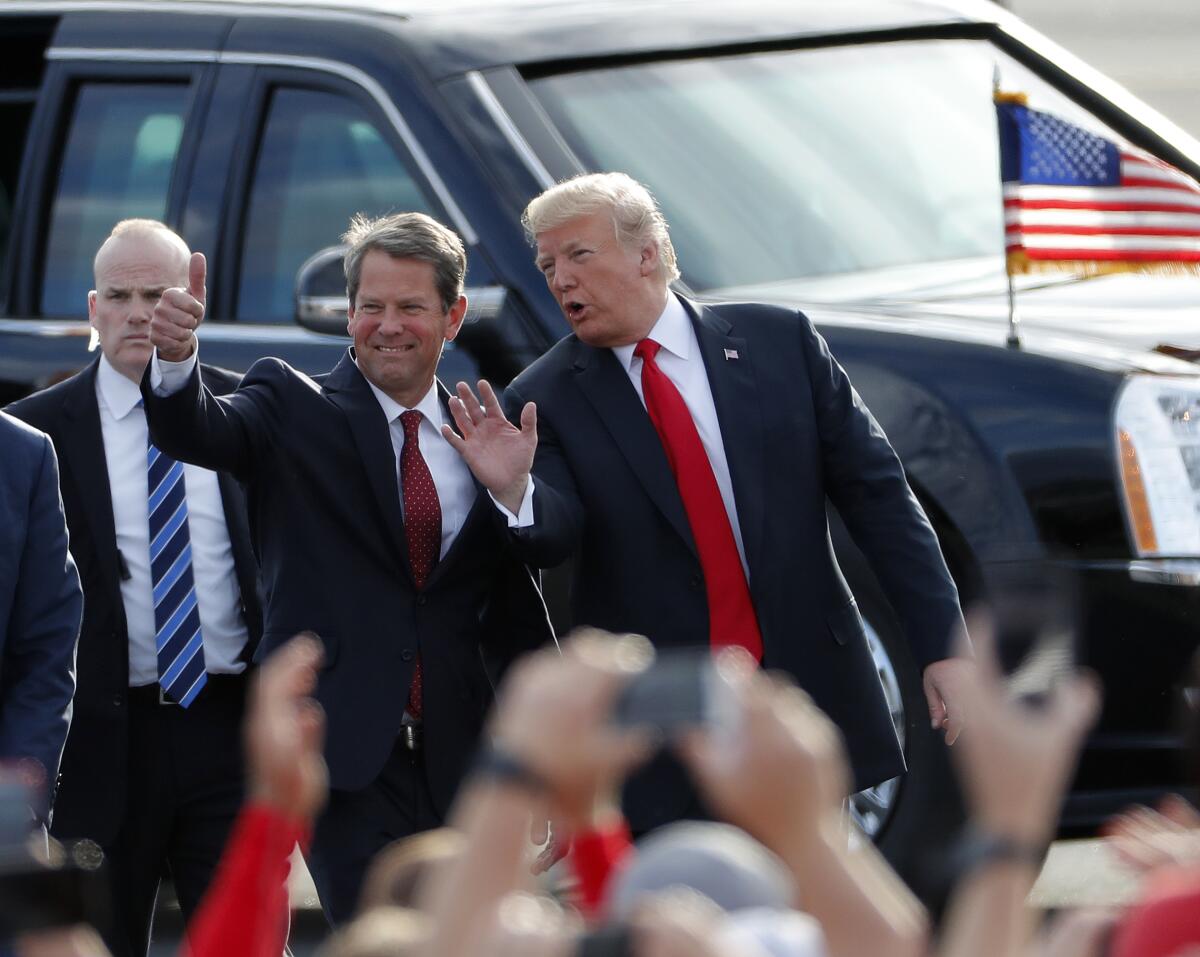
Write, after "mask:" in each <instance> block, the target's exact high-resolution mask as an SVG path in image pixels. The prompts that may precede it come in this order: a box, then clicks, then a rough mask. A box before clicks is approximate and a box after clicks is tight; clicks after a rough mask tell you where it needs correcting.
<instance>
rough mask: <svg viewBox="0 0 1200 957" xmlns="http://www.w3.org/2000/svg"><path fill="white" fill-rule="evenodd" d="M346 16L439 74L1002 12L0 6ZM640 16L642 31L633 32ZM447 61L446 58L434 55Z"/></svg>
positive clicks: (913, 3)
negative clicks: (389, 36)
mask: <svg viewBox="0 0 1200 957" xmlns="http://www.w3.org/2000/svg"><path fill="white" fill-rule="evenodd" d="M18 11H24V12H37V11H41V12H45V13H78V12H92V13H94V12H98V11H113V12H118V11H124V12H146V13H149V12H153V13H155V14H158V15H162V14H166V13H169V12H172V11H174V12H182V13H191V14H209V15H215V16H236V17H256V16H266V17H284V18H289V19H308V18H313V19H321V20H345V21H356V22H360V23H367V24H369V25H370V26H372V27H373V28H375V29H376V30H386V31H390V32H394V33H397V34H402V35H403V36H404V37H405V38H406V39H407V40H409V41H410V42H412V43H413V44H414V46H415V47H417V48H418V49H419V50H420V52H421V53H423V54H426V56H424V57H423V59H426V61H427V62H426V66H427V69H428V70H429V72H430V74H431V75H434V76H435V77H436V76H446V75H450V74H453V73H457V72H461V71H462V70H466V69H487V68H488V67H491V66H497V65H502V64H510V63H520V64H527V63H536V62H546V61H554V60H563V59H578V58H587V57H602V56H606V55H613V54H621V55H630V54H633V55H636V54H637V53H639V52H651V51H671V50H686V49H693V48H699V47H705V46H713V45H720V46H725V45H731V46H736V45H739V44H748V43H757V42H764V41H770V40H779V39H784V38H796V39H803V38H811V37H818V36H829V35H840V34H854V33H860V32H876V31H888V30H896V29H901V28H908V29H913V28H921V27H929V26H934V25H938V24H955V23H957V24H965V23H977V22H987V21H994V20H995V19H997V18H998V17H1005V16H1006V14H1005V12H1004V11H1003V10H1000V9H999V8H998V7H996V6H995V5H994V4H993V3H991V2H990V0H838V2H835V3H830V2H828V0H744V2H741V3H737V4H731V3H729V2H728V0H636V2H630V0H286V2H285V0H9V2H7V3H5V4H4V7H3V9H2V10H0V12H3V13H13V12H18ZM634 25H636V29H634V28H633V27H634ZM441 55H445V57H446V60H445V61H444V62H442V63H440V64H439V63H438V57H439V56H441Z"/></svg>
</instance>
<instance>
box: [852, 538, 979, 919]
mask: <svg viewBox="0 0 1200 957" xmlns="http://www.w3.org/2000/svg"><path fill="white" fill-rule="evenodd" d="M832 524H833V523H831V527H832ZM839 533H840V534H839ZM834 541H835V543H836V546H837V554H838V562H839V564H840V565H841V567H842V571H843V574H845V576H846V580H847V582H848V584H849V585H850V588H851V591H852V592H853V593H854V597H855V599H856V600H857V601H858V607H859V612H860V614H861V615H862V618H863V623H864V624H865V625H866V629H867V639H868V642H869V644H870V645H871V653H872V655H873V657H874V658H875V663H876V666H877V670H878V672H879V677H880V683H881V684H882V685H883V690H884V695H885V697H886V698H887V701H888V706H889V708H890V709H891V712H892V720H893V722H894V723H895V724H896V729H897V734H898V735H899V736H900V739H901V743H902V745H903V748H904V760H905V763H906V765H907V766H908V771H907V773H905V774H904V775H901V776H900V777H898V778H893V779H892V780H891V781H887V782H884V783H883V784H882V785H879V786H877V787H874V788H868V789H867V790H866V791H862V792H859V793H858V794H856V795H853V796H852V797H851V801H850V809H851V814H852V816H853V818H854V820H855V822H856V824H858V826H859V827H860V829H861V830H862V831H863V832H864V833H865V834H866V835H867V836H869V837H870V838H871V839H872V840H873V841H874V842H875V843H876V845H877V846H878V847H879V849H880V850H881V851H882V852H883V854H884V856H885V857H886V858H887V859H888V861H889V862H890V863H891V864H892V866H893V867H895V868H896V870H897V871H898V872H899V873H900V875H901V877H903V878H904V880H905V881H906V882H907V883H908V884H909V886H910V887H912V888H913V889H914V890H915V891H916V892H917V894H918V896H919V897H921V899H922V900H923V901H924V902H925V904H926V905H927V906H929V907H930V908H931V909H932V910H933V911H935V912H940V909H941V905H942V903H943V901H942V899H941V898H942V895H943V887H942V883H943V882H942V870H943V868H942V866H941V862H942V861H943V860H944V858H945V850H946V848H947V847H948V846H949V844H950V843H952V842H953V841H954V840H955V839H956V838H957V836H958V835H959V833H960V832H961V830H962V825H963V821H964V818H965V812H964V807H963V801H962V796H961V792H960V790H959V787H958V781H957V779H956V777H955V774H954V771H953V769H952V767H951V766H950V760H949V751H948V748H947V747H946V745H945V743H944V740H943V738H942V735H941V734H940V733H938V732H934V731H933V730H932V728H931V727H930V725H929V709H928V706H927V704H926V701H925V693H924V691H923V689H922V685H921V673H920V670H919V669H918V667H917V665H916V662H915V661H914V660H913V657H912V654H911V653H910V652H909V649H908V645H907V643H906V642H905V640H904V638H903V634H902V632H901V630H900V626H899V624H898V622H897V620H896V616H895V613H894V612H893V611H892V609H891V606H890V605H889V604H888V602H887V600H886V598H884V596H883V592H882V589H881V588H880V587H879V584H878V582H877V581H876V580H875V577H874V575H873V574H872V573H871V571H870V569H869V568H868V566H867V564H866V561H865V559H864V558H863V557H862V555H861V553H859V552H858V550H857V549H856V548H854V546H853V545H852V544H850V543H849V540H848V538H847V537H846V535H845V531H844V530H843V529H841V528H837V529H834Z"/></svg>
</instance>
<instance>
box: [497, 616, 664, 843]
mask: <svg viewBox="0 0 1200 957" xmlns="http://www.w3.org/2000/svg"><path fill="white" fill-rule="evenodd" d="M653 657H654V651H653V649H652V648H651V646H650V643H649V642H648V641H647V640H646V639H645V638H642V637H640V636H635V635H620V636H614V635H608V634H605V633H603V632H599V631H594V630H587V631H584V632H582V633H579V634H577V635H575V636H573V637H571V638H570V639H568V641H567V642H566V643H564V645H563V649H562V654H561V655H559V654H558V653H557V652H555V651H552V650H546V651H539V652H537V653H535V654H533V655H530V656H529V657H527V658H525V659H523V660H521V661H519V662H517V664H515V665H514V666H513V667H512V669H510V671H509V675H508V678H507V679H506V681H505V683H504V685H503V687H502V688H501V689H500V696H499V699H498V701H497V705H496V711H495V714H494V716H493V718H492V724H491V732H492V740H493V741H494V742H495V746H496V747H497V748H499V749H501V750H503V751H504V752H506V753H507V754H509V755H511V756H512V757H514V758H516V759H517V760H518V761H520V762H521V763H522V764H523V765H524V766H525V767H526V768H528V769H529V770H530V771H532V772H533V773H534V774H535V775H537V777H538V778H539V780H540V781H541V783H542V784H543V785H545V787H546V789H547V795H546V797H547V800H548V802H549V804H550V811H551V814H552V816H553V817H554V818H555V819H556V820H562V821H563V822H564V824H565V826H566V827H567V828H575V827H578V826H580V825H582V824H585V823H587V822H588V821H589V820H590V819H591V815H592V811H593V809H594V807H595V804H596V802H597V800H598V799H600V798H601V797H603V796H606V795H607V794H608V792H609V791H613V790H615V789H616V788H617V787H618V786H619V784H620V782H621V780H622V779H623V778H624V777H625V776H626V775H627V774H628V773H629V771H630V770H631V769H632V768H634V767H635V766H636V765H638V764H640V763H641V762H643V761H644V760H646V759H647V758H648V757H649V756H650V754H651V751H652V745H653V742H652V741H651V740H650V737H649V734H648V733H647V732H644V731H639V730H622V729H619V728H616V727H614V726H613V725H612V724H610V723H609V721H608V717H609V713H610V712H611V710H612V705H613V701H614V700H615V698H616V696H617V693H618V692H619V691H620V690H621V688H622V687H623V686H624V685H625V683H626V682H628V681H629V679H630V678H631V677H633V675H635V674H638V673H639V672H641V671H643V670H644V669H645V668H646V667H647V666H648V665H649V664H650V662H651V661H652V660H653Z"/></svg>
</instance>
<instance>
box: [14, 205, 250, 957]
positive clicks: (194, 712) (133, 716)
mask: <svg viewBox="0 0 1200 957" xmlns="http://www.w3.org/2000/svg"><path fill="white" fill-rule="evenodd" d="M192 258H193V257H192V254H191V253H190V252H189V250H188V247H187V245H186V244H185V243H184V241H183V240H182V239H181V238H180V237H179V236H177V235H176V234H175V233H173V232H172V231H171V230H170V229H168V228H167V227H166V226H164V225H163V224H162V223H160V222H157V221H154V220H146V219H130V220H125V221H123V222H121V223H118V224H117V226H116V227H115V228H114V229H113V231H112V234H111V235H110V236H109V237H108V239H106V240H105V241H104V243H103V245H102V246H101V247H100V250H99V252H97V254H96V260H95V279H96V288H95V289H94V290H93V291H92V292H91V293H89V294H88V318H89V321H90V322H91V325H92V330H93V340H98V342H99V345H100V351H101V354H100V356H99V357H98V358H97V359H96V361H94V362H93V363H91V365H89V366H88V367H87V368H86V369H84V370H83V371H82V372H80V373H79V374H78V375H75V376H73V377H72V378H70V379H68V380H66V381H65V382H61V383H59V384H58V385H55V386H53V387H51V388H49V389H46V390H45V391H43V392H39V393H37V394H36V395H32V396H30V397H29V398H27V399H23V400H21V401H20V402H18V403H16V404H15V405H14V406H13V407H12V408H11V409H10V410H9V411H11V412H12V413H13V414H14V415H16V416H18V417H20V418H22V419H24V420H25V421H27V422H29V423H30V424H32V425H35V426H37V427H38V428H40V429H42V430H43V431H44V432H46V433H48V434H49V435H50V437H51V439H52V440H53V442H54V446H55V449H56V451H57V453H58V457H59V462H60V465H61V485H62V497H63V504H64V507H65V511H66V515H67V523H68V528H69V531H70V548H71V552H72V554H73V555H74V557H75V560H76V563H77V564H78V566H79V571H80V578H81V580H82V582H83V589H84V615H83V627H82V631H81V634H80V638H79V651H78V661H77V670H78V688H77V691H76V695H75V716H74V720H73V722H72V724H71V730H70V733H69V735H68V737H67V744H66V751H65V753H64V755H63V760H62V770H61V777H60V783H59V787H58V794H57V798H56V800H55V806H54V816H53V821H52V824H51V830H52V833H54V834H55V835H56V836H57V837H60V838H65V839H74V838H88V839H90V840H92V841H94V842H96V843H97V844H99V845H100V847H101V848H103V850H104V852H105V855H106V857H107V859H108V866H109V871H110V874H111V875H112V878H113V880H112V895H113V901H112V902H113V908H112V911H113V922H114V926H113V927H112V928H110V932H109V933H107V934H106V938H107V943H108V946H109V949H110V950H111V951H112V952H113V954H114V955H115V957H126V955H128V957H141V955H143V954H145V953H146V949H147V946H148V941H149V936H150V924H151V920H152V917H153V913H154V902H155V897H156V895H157V892H158V885H159V877H160V875H161V874H162V873H163V872H164V869H166V868H169V870H170V873H171V875H172V877H173V878H174V882H175V889H176V892H177V893H178V896H179V902H180V905H181V907H182V909H183V914H184V917H185V918H188V917H190V915H191V913H192V911H193V910H194V909H195V907H196V905H197V904H198V903H199V900H200V898H201V896H202V895H203V893H204V890H205V888H206V887H207V885H208V882H209V879H210V877H211V875H212V873H213V871H214V869H215V867H216V864H217V861H218V860H219V859H220V855H221V850H222V848H223V847H224V844H225V840H226V836H227V834H228V832H229V829H230V826H231V825H232V823H233V820H234V818H235V817H236V815H237V812H238V808H239V806H240V804H241V802H242V791H243V771H242V766H243V762H242V756H241V735H240V726H241V718H242V710H243V702H244V697H245V685H246V678H245V675H244V672H245V669H246V667H247V662H249V660H250V658H251V656H252V654H253V652H254V649H255V647H256V645H257V643H258V639H259V638H260V636H261V634H262V615H261V611H260V608H259V601H258V595H257V567H256V564H255V561H254V555H253V551H252V549H251V545H250V536H249V526H248V523H247V518H246V506H245V501H244V499H243V496H242V492H241V490H240V489H239V488H238V486H237V483H236V482H234V481H233V480H232V479H231V478H230V477H229V476H227V475H224V474H218V473H215V472H212V471H209V470H207V469H203V468H197V467H195V466H192V465H183V464H182V463H179V462H176V461H175V460H174V459H172V458H170V457H169V456H167V455H166V454H164V453H163V452H162V451H161V450H159V449H158V448H156V447H155V446H154V445H153V444H152V443H151V442H150V441H149V438H148V433H147V427H146V416H145V414H144V412H143V408H142V401H141V395H140V394H139V391H138V383H139V381H140V380H141V378H142V373H143V370H144V369H145V368H146V364H147V362H148V361H149V360H150V355H151V352H152V351H153V349H152V346H151V344H150V318H151V316H152V314H153V312H154V307H155V305H156V304H157V302H158V300H159V298H160V297H161V296H163V295H164V293H166V292H167V291H168V290H170V289H171V287H175V286H185V285H188V283H189V263H190V261H191V260H192ZM196 260H197V263H198V264H199V266H200V267H201V268H202V265H203V257H202V256H200V255H199V254H197V256H196ZM191 278H192V279H196V278H197V277H195V276H194V277H191ZM196 288H198V289H200V290H202V289H203V276H202V274H200V275H199V277H198V285H197V286H196ZM176 292H178V293H182V292H183V290H182V289H180V290H176ZM201 295H203V293H202V292H201ZM201 375H202V376H203V378H204V381H205V383H206V385H207V386H208V388H210V389H211V390H213V391H214V392H218V393H227V392H230V391H232V390H233V389H234V388H236V387H237V383H238V381H239V380H238V377H237V376H235V375H233V374H232V373H229V372H225V371H223V370H220V369H214V368H210V367H204V368H203V369H202V371H201Z"/></svg>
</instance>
